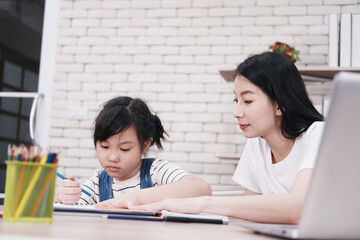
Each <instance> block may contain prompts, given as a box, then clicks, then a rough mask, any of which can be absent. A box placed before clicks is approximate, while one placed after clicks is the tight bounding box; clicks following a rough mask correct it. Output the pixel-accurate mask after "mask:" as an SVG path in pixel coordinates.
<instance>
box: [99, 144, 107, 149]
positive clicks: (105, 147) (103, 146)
mask: <svg viewBox="0 0 360 240" xmlns="http://www.w3.org/2000/svg"><path fill="white" fill-rule="evenodd" d="M100 147H101V148H104V149H108V148H109V147H108V146H105V145H100Z"/></svg>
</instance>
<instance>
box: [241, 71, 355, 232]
mask: <svg viewBox="0 0 360 240" xmlns="http://www.w3.org/2000/svg"><path fill="white" fill-rule="evenodd" d="M359 104H360V74H358V73H345V72H342V73H339V74H337V75H336V76H335V78H334V86H333V91H332V94H331V102H330V106H329V111H328V116H327V119H326V121H325V128H324V132H323V135H322V139H321V143H320V147H319V150H318V156H317V161H316V165H315V168H314V171H313V176H312V179H311V182H310V186H309V190H308V193H307V196H306V201H305V204H304V207H303V211H302V214H301V219H300V223H299V225H298V226H294V225H279V224H261V223H236V224H237V225H239V226H242V227H246V228H249V229H252V230H254V231H256V232H258V233H265V234H270V235H276V236H281V237H288V238H312V239H315V238H322V239H345V238H356V239H359V238H360V187H359V183H360V106H359Z"/></svg>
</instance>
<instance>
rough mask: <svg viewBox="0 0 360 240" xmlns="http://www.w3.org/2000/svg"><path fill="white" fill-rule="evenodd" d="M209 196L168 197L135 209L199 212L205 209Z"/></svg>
mask: <svg viewBox="0 0 360 240" xmlns="http://www.w3.org/2000/svg"><path fill="white" fill-rule="evenodd" d="M206 198H207V196H204V197H196V198H168V199H165V200H163V201H160V202H156V203H151V204H146V205H138V206H134V207H133V209H136V210H143V211H156V212H158V211H161V210H167V211H170V212H178V213H191V214H198V213H201V212H202V211H203V208H204V203H205V201H206Z"/></svg>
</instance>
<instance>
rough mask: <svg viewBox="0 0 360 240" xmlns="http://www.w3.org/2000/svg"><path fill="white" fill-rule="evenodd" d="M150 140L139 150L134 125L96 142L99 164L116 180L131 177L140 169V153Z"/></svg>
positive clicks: (147, 146) (145, 149)
mask: <svg viewBox="0 0 360 240" xmlns="http://www.w3.org/2000/svg"><path fill="white" fill-rule="evenodd" d="M150 143H151V140H149V141H148V142H146V143H145V146H144V149H143V150H141V146H140V143H139V140H138V138H137V135H136V130H135V128H134V126H131V127H129V128H128V129H126V130H124V131H122V132H120V133H118V134H116V135H114V136H111V137H109V138H108V139H106V140H105V141H102V142H97V143H96V154H97V157H98V159H99V162H100V164H101V166H102V167H103V168H104V170H105V171H106V172H107V173H108V174H109V176H110V177H113V178H115V179H116V180H118V181H123V180H127V179H129V178H132V177H133V176H135V175H136V174H137V172H138V171H139V170H140V166H141V159H142V154H144V153H145V152H146V151H147V150H148V149H149V147H150Z"/></svg>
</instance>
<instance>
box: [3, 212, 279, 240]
mask: <svg viewBox="0 0 360 240" xmlns="http://www.w3.org/2000/svg"><path fill="white" fill-rule="evenodd" d="M1 208H2V206H1V207H0V209H1ZM235 221H238V220H235ZM27 238H28V239H52V238H54V239H55V238H56V239H87V240H91V239H101V240H112V239H126V240H130V239H135V240H137V239H139V240H140V239H141V240H144V239H145V240H151V239H154V240H169V239H171V240H176V239H179V240H191V239H201V240H212V239H214V240H215V239H216V240H225V239H226V240H231V239H273V238H270V237H267V236H264V235H258V234H254V233H253V232H251V231H249V230H246V229H243V228H240V227H237V226H235V225H233V224H232V223H230V224H229V225H220V224H200V223H174V222H150V221H132V220H116V219H104V218H101V217H100V216H99V217H94V216H90V217H83V216H65V215H57V214H56V213H55V214H54V216H53V222H52V223H25V222H15V223H13V222H8V221H4V219H0V239H16V240H17V239H27Z"/></svg>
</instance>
